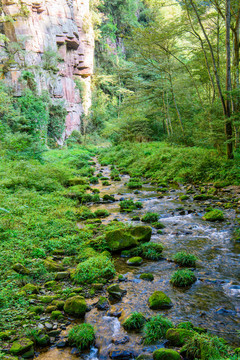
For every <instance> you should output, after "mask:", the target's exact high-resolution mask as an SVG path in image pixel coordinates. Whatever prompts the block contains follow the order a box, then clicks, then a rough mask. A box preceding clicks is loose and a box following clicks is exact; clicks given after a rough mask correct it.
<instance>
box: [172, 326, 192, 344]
mask: <svg viewBox="0 0 240 360" xmlns="http://www.w3.org/2000/svg"><path fill="white" fill-rule="evenodd" d="M193 336H194V331H192V330H186V329H179V328H178V329H169V330H168V331H167V333H166V339H167V340H168V341H169V344H170V345H171V346H183V345H184V344H185V343H186V341H187V340H188V339H191V338H192V337H193Z"/></svg>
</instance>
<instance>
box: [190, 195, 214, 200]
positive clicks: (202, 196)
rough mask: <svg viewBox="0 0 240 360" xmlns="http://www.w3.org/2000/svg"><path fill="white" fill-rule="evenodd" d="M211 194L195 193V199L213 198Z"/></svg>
mask: <svg viewBox="0 0 240 360" xmlns="http://www.w3.org/2000/svg"><path fill="white" fill-rule="evenodd" d="M211 197H212V196H211V195H207V194H199V195H195V196H194V197H193V200H208V199H211Z"/></svg>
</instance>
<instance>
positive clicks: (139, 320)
mask: <svg viewBox="0 0 240 360" xmlns="http://www.w3.org/2000/svg"><path fill="white" fill-rule="evenodd" d="M145 322H146V318H145V317H144V316H143V314H142V313H139V312H136V311H135V312H133V313H132V314H131V315H130V316H129V317H128V318H127V319H126V320H125V321H124V322H123V327H124V329H125V330H130V331H131V330H140V329H142V327H143V325H144V324H145Z"/></svg>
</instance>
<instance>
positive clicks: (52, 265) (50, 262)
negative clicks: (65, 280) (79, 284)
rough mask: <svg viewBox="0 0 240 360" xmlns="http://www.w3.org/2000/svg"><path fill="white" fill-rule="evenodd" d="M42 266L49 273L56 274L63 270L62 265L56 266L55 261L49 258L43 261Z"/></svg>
mask: <svg viewBox="0 0 240 360" xmlns="http://www.w3.org/2000/svg"><path fill="white" fill-rule="evenodd" d="M44 265H45V267H46V269H47V270H48V271H50V272H58V271H63V270H64V267H63V266H62V264H58V263H57V262H56V261H53V260H52V259H51V258H47V259H46V260H44Z"/></svg>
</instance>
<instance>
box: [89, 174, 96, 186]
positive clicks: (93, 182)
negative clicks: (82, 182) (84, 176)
mask: <svg viewBox="0 0 240 360" xmlns="http://www.w3.org/2000/svg"><path fill="white" fill-rule="evenodd" d="M89 181H90V183H91V184H97V183H98V178H97V177H96V176H91V177H90V179H89Z"/></svg>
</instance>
